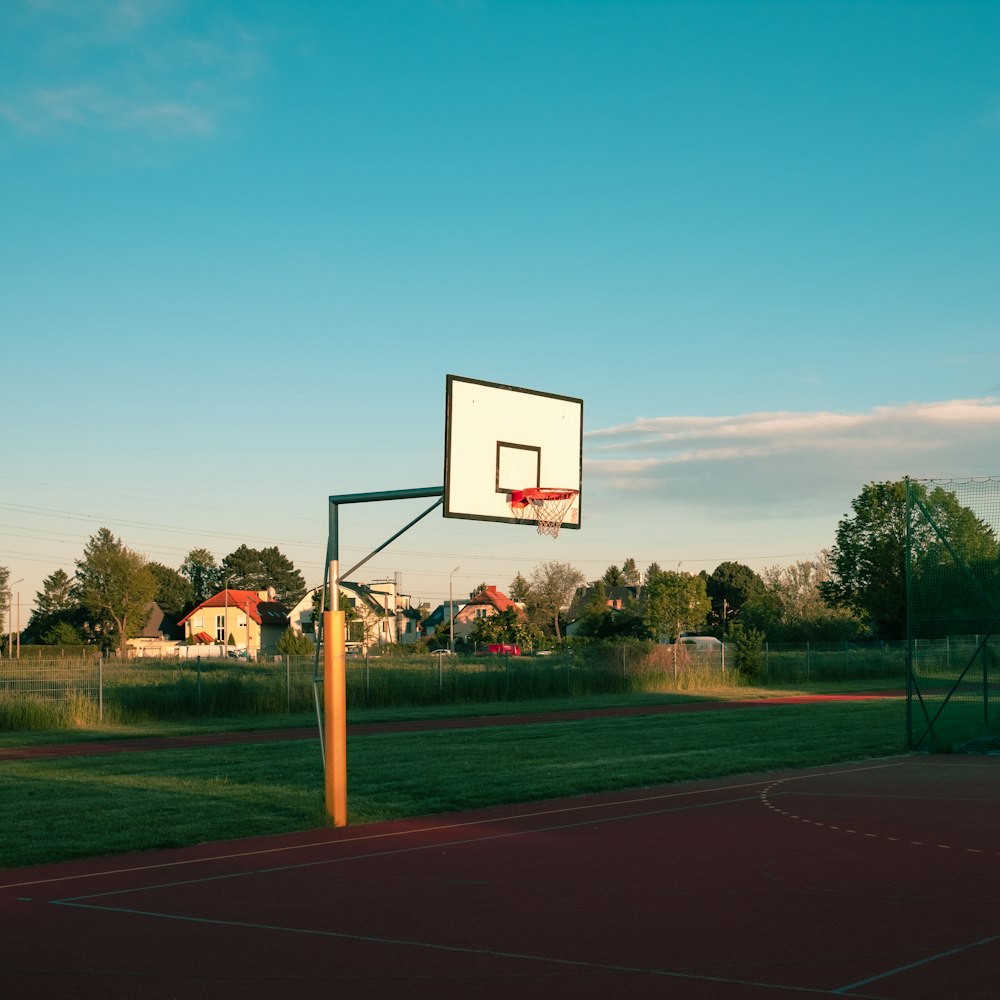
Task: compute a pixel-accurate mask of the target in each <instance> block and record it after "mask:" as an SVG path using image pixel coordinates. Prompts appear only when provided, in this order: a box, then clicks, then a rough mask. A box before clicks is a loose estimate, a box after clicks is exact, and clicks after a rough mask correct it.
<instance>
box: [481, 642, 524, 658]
mask: <svg viewBox="0 0 1000 1000" xmlns="http://www.w3.org/2000/svg"><path fill="white" fill-rule="evenodd" d="M489 651H490V652H491V653H500V654H503V655H505V656H520V655H521V647H520V646H518V645H517V644H516V643H512V642H494V643H492V644H491V645H490V646H489Z"/></svg>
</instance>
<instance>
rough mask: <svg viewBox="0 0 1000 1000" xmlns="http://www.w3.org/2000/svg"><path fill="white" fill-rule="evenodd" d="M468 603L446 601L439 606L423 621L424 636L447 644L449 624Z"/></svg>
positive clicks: (449, 636) (449, 637)
mask: <svg viewBox="0 0 1000 1000" xmlns="http://www.w3.org/2000/svg"><path fill="white" fill-rule="evenodd" d="M468 603H469V602H468V601H452V602H451V604H450V606H449V603H448V602H447V601H445V602H444V604H439V605H438V606H437V607H436V608H435V609H434V610H433V611H432V612H431V613H430V614H429V615H428V616H427V617H426V618H425V619H424V620H423V630H424V635H426V636H427V637H428V638H430V637H431V636H435V635H436V636H437V637H438V640H439V641H441V642H443V643H447V642H448V641H449V640H450V639H451V623H452V620H453V619H454V618H455V617H456V616H457V615H458V613H459V611H461V610H462V608H464V607H465V605H466V604H468Z"/></svg>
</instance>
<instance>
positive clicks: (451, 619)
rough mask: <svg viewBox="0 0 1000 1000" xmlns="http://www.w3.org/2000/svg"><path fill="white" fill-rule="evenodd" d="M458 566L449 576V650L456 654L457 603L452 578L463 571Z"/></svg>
mask: <svg viewBox="0 0 1000 1000" xmlns="http://www.w3.org/2000/svg"><path fill="white" fill-rule="evenodd" d="M461 568H462V567H461V566H456V567H455V568H454V569H453V570H452V571H451V572H450V573H449V574H448V649H449V650H450V651H451V652H452V653H454V652H455V602H454V601H453V600H452V598H451V578H452V577H453V576H454V575H455V574H456V573H457V572H458V571H459V570H460V569H461Z"/></svg>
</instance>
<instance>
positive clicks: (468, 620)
mask: <svg viewBox="0 0 1000 1000" xmlns="http://www.w3.org/2000/svg"><path fill="white" fill-rule="evenodd" d="M508 608H514V609H515V610H516V612H517V615H518V617H519V618H521V619H522V620H523V621H527V617H528V616H527V615H526V614H525V611H524V605H523V604H521V603H519V602H517V601H512V600H511V599H510V598H509V597H508V596H507V595H506V594H504V593H501V592H500V591H499V590H497V588H496V586H495V585H493V584H490V585H489V586H487V587H485V588H484V589H483V590H480V591H479V593H478V594H475V595H474V596H473V597H471V598H470V599H469V600H468V602H467V603H466V604H465V605H464V606H463V607H462V608H461V609H460V610H459V611H458V613H457V614H456V615H455V623H454V628H455V638H456V639H467V638H468V637H469V635H471V633H472V630H473V628H474V627H475V624H476V619H477V618H488V617H489V616H490V615H496V614H499V613H500V612H501V611H506V610H507V609H508Z"/></svg>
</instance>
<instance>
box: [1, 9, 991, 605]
mask: <svg viewBox="0 0 1000 1000" xmlns="http://www.w3.org/2000/svg"><path fill="white" fill-rule="evenodd" d="M998 51H1000V4H997V3H995V2H993V0H990V2H961V0H952V2H947V3H922V2H919V0H911V2H905V3H896V2H891V0H871V2H866V0H844V2H839V3H820V2H811V0H794V2H786V3H780V2H773V3H765V2H752V0H744V2H724V0H705V2H698V3H679V2H669V0H663V2H628V0H624V2H623V0H618V2H602V0H577V2H557V0H550V2H546V0H530V2H528V0H524V2H519V0H504V2H501V0H481V2H475V0H454V2H449V0H392V2H390V0H368V2H360V0H358V2H354V0H342V2H337V3H321V2H318V0H313V2H297V3H296V2H288V3H282V4H273V3H270V2H267V3H265V2H262V0H241V2H239V3H237V2H235V0H232V2H219V0H145V2H144V0H7V2H6V3H5V4H3V5H2V7H0V178H2V183H0V218H2V219H3V227H2V231H3V238H2V239H0V274H2V275H3V279H2V287H3V294H2V295H0V330H2V331H3V344H4V347H3V355H4V360H5V364H4V369H3V370H4V380H3V382H4V385H3V396H2V398H3V402H4V406H3V414H4V417H5V420H4V430H3V438H4V448H3V454H4V455H5V459H6V460H5V461H4V463H3V471H2V472H0V482H2V484H3V490H2V494H0V564H3V565H5V566H7V567H9V568H10V570H11V579H12V580H17V579H18V578H23V582H22V583H21V584H19V585H18V586H17V588H16V589H18V590H19V591H20V593H21V602H22V608H23V609H24V611H23V613H24V614H25V615H26V614H27V612H28V610H29V607H30V602H31V600H32V599H33V596H34V593H35V591H37V590H38V589H40V587H41V581H42V579H43V578H44V577H45V576H46V575H48V574H49V573H51V572H53V571H54V570H55V569H58V568H60V567H61V568H64V569H66V570H67V571H68V572H72V571H73V568H74V560H75V559H77V558H79V557H80V555H81V554H82V550H83V546H84V544H85V543H86V540H87V538H88V537H89V536H90V535H91V534H93V533H94V532H95V531H96V530H97V529H98V527H101V526H106V527H109V528H110V529H111V530H112V531H114V532H115V534H116V535H119V536H120V537H121V538H122V539H123V541H125V543H126V544H128V545H129V546H131V547H132V548H135V549H137V550H139V551H141V552H144V553H145V554H146V555H148V556H149V558H151V559H155V560H157V561H159V562H163V563H165V564H166V565H169V566H174V567H176V566H179V564H180V562H181V560H182V559H183V557H184V555H185V554H186V553H187V552H188V551H189V550H190V549H191V548H193V547H196V546H198V547H206V548H208V549H210V550H211V551H213V552H215V553H216V555H217V557H218V558H220V559H221V558H222V556H224V555H225V554H226V553H228V552H230V551H232V550H233V549H234V548H236V547H237V546H238V545H239V544H241V543H246V544H248V545H251V546H255V547H260V546H263V545H265V544H267V545H270V544H276V545H278V547H279V548H280V549H281V550H282V551H283V552H285V553H286V555H288V556H289V557H290V558H291V559H292V560H293V561H294V562H295V563H296V565H297V566H299V568H300V569H302V571H303V573H304V575H305V576H306V578H307V581H308V582H310V583H315V582H318V581H319V579H320V577H321V574H322V562H323V553H324V549H325V542H326V516H327V502H326V498H327V497H328V496H329V495H330V494H342V493H352V492H368V491H374V490H383V489H408V488H413V487H422V486H430V485H435V484H439V483H441V482H442V462H443V425H444V384H445V375H446V374H447V373H453V374H457V375H461V376H465V377H470V378H477V379H485V380H489V381H494V382H500V383H504V384H511V385H516V386H526V387H529V388H533V389H540V390H544V391H549V392H554V393H560V394H565V395H570V396H578V397H581V398H583V399H584V424H585V442H584V458H585V468H584V500H583V527H582V530H580V531H578V532H563V533H562V535H561V536H560V538H559V539H558V541H556V542H553V541H552V540H551V539H549V538H541V537H539V536H537V535H536V534H535V533H534V532H532V531H529V530H525V529H524V528H516V529H512V528H508V527H505V526H499V525H489V524H485V525H484V524H479V523H475V522H464V521H455V520H445V519H442V518H440V517H438V516H437V514H436V513H435V514H434V515H431V517H429V518H428V519H426V520H425V521H423V522H421V524H420V525H419V526H418V527H417V528H414V529H413V530H412V531H410V532H409V533H408V534H406V535H405V536H403V538H402V539H400V540H399V541H398V542H396V543H395V544H394V545H393V546H392V547H390V548H389V549H387V550H386V552H384V553H383V554H381V555H380V556H378V557H377V558H376V559H375V560H373V561H372V562H371V563H370V564H369V565H368V566H367V567H366V569H365V571H364V572H363V573H361V574H360V575H361V576H362V577H363V578H369V579H371V578H376V577H381V576H387V575H391V574H393V573H396V572H400V573H401V574H402V579H403V583H404V586H405V587H406V589H407V590H408V591H409V592H411V593H412V594H413V595H414V596H415V597H416V598H418V599H420V600H427V601H430V602H431V603H435V602H436V601H437V600H440V599H441V598H443V597H446V596H447V591H448V584H449V577H450V576H451V574H452V571H453V570H454V568H455V567H456V566H459V567H461V569H460V570H459V571H457V572H455V573H454V577H453V581H452V582H453V585H454V588H455V592H456V593H465V592H467V591H468V590H469V589H471V587H473V586H474V585H475V584H477V583H479V582H481V581H486V582H490V583H497V584H498V585H500V586H501V587H504V586H506V585H507V584H508V583H509V582H510V580H511V578H512V577H513V576H514V574H515V573H516V572H518V571H520V572H522V573H524V574H525V575H530V573H531V571H532V569H533V568H534V567H535V566H536V565H537V564H538V563H540V562H544V561H547V560H551V559H558V560H560V561H567V562H571V563H573V564H574V565H576V566H577V567H578V568H579V569H581V571H582V572H584V573H585V574H586V575H587V577H588V578H592V577H596V576H598V575H600V573H601V572H603V570H604V568H605V567H606V566H608V565H609V564H610V563H618V564H620V563H621V562H622V561H623V560H624V559H625V558H626V557H630V556H631V557H633V558H635V559H636V561H637V562H638V563H639V565H640V567H645V566H646V565H648V564H649V563H650V562H653V561H656V562H658V563H659V564H660V565H662V566H664V567H667V568H674V567H675V566H676V565H678V564H680V565H681V566H682V568H684V569H690V570H693V571H697V570H701V569H707V570H709V571H710V570H712V569H714V567H715V566H716V565H717V564H718V563H719V562H721V561H723V560H728V559H733V560H737V561H741V562H746V563H747V564H749V565H751V566H753V567H754V568H756V569H761V568H764V567H766V566H773V565H785V564H788V563H791V562H795V561H797V560H799V559H809V558H812V557H814V556H815V555H816V553H818V552H819V550H820V549H822V548H826V547H829V546H830V545H831V544H832V542H833V537H834V532H835V530H836V525H837V522H838V521H839V520H840V518H842V517H843V516H844V515H845V514H846V513H847V512H848V511H849V509H850V502H851V500H852V499H853V498H854V497H855V496H857V494H858V493H859V492H860V489H861V487H862V486H863V485H864V483H866V482H868V481H871V480H883V479H894V478H899V477H901V476H903V475H907V474H908V475H912V476H918V477H923V476H927V477H951V476H955V477H966V476H987V475H998V474H1000V459H998V458H997V457H996V442H997V438H998V431H1000V374H998V372H1000V364H998V362H1000V291H998V290H1000V197H998V195H1000V180H998V178H1000V58H998V57H997V56H998ZM223 434H225V435H226V436H227V437H228V441H229V443H228V445H223V444H222V438H223ZM424 506H426V504H425V503H423V502H416V503H414V502H410V501H406V502H399V503H392V504H378V505H366V506H365V507H364V508H362V507H356V508H354V509H352V510H351V511H350V512H349V514H345V515H344V516H343V517H342V524H341V533H342V537H341V544H342V546H343V550H344V551H343V559H344V561H345V562H348V561H350V560H351V558H352V557H355V558H360V557H361V556H362V555H364V554H365V553H367V552H368V551H370V550H371V549H372V548H374V547H375V546H376V545H378V544H380V543H381V542H382V541H384V540H385V538H387V537H388V535H389V534H391V533H393V532H394V531H395V530H397V529H398V528H399V527H401V526H402V525H403V524H404V523H406V521H408V520H409V519H410V518H411V517H413V516H415V514H416V513H417V512H419V510H421V509H423V507H424Z"/></svg>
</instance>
